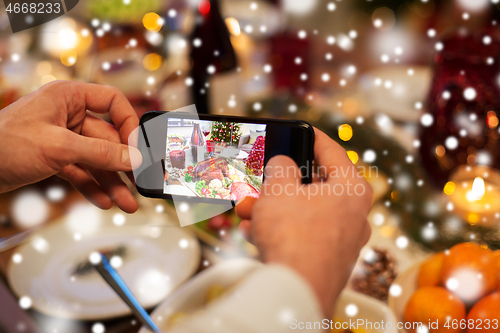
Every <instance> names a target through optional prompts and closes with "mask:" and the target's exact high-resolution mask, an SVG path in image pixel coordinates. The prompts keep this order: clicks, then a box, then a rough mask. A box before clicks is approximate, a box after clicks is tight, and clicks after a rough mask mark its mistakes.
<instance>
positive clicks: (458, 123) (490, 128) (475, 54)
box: [420, 32, 500, 187]
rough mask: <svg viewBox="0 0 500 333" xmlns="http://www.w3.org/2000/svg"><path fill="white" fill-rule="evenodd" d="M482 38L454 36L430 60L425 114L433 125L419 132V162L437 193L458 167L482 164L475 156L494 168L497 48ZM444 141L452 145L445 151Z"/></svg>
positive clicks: (499, 159)
mask: <svg viewBox="0 0 500 333" xmlns="http://www.w3.org/2000/svg"><path fill="white" fill-rule="evenodd" d="M485 35H487V32H483V33H477V34H469V35H461V34H457V35H456V36H454V37H452V38H451V39H448V40H446V41H444V43H443V44H444V48H443V50H442V51H440V52H438V53H437V54H436V56H435V62H436V66H435V74H434V79H433V82H432V89H431V91H430V94H429V101H428V111H427V112H428V113H429V114H430V115H432V119H433V121H432V124H431V125H430V126H425V125H422V126H421V132H420V141H421V146H420V156H421V159H422V164H423V166H424V168H425V169H426V170H427V172H428V173H429V175H430V176H431V178H432V179H433V181H434V184H435V185H437V186H439V187H442V186H443V185H444V184H445V183H446V182H447V180H448V176H449V174H450V173H451V172H452V171H453V170H454V169H456V168H457V167H458V166H460V165H465V164H469V165H474V164H480V163H482V161H481V160H479V159H478V156H479V154H482V155H483V156H484V155H486V156H488V158H487V159H486V160H488V159H489V160H491V162H490V163H491V164H490V165H491V166H493V167H496V168H499V167H500V140H499V133H498V118H499V117H500V114H499V113H498V112H499V110H500V97H499V96H500V90H499V89H498V86H497V75H498V71H499V65H498V64H499V61H500V59H499V57H498V55H499V54H500V42H499V41H497V40H496V39H494V38H493V37H492V39H493V40H492V41H491V43H488V44H485V43H483V37H484V36H485ZM492 62H493V63H492ZM466 91H470V92H472V93H471V94H469V95H467V94H466ZM450 138H451V140H453V141H455V142H457V141H458V145H457V146H455V145H451V146H450V145H449V144H448V145H447V144H446V140H447V139H448V140H450Z"/></svg>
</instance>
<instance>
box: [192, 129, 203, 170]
mask: <svg viewBox="0 0 500 333" xmlns="http://www.w3.org/2000/svg"><path fill="white" fill-rule="evenodd" d="M191 154H192V157H193V162H194V163H198V162H201V161H203V160H204V159H205V141H204V137H203V134H202V133H201V128H200V124H198V123H195V124H194V127H193V133H192V134H191Z"/></svg>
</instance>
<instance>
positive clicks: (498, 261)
mask: <svg viewBox="0 0 500 333" xmlns="http://www.w3.org/2000/svg"><path fill="white" fill-rule="evenodd" d="M493 257H494V259H495V265H496V266H497V270H498V278H499V280H498V282H500V250H496V251H495V252H493Z"/></svg>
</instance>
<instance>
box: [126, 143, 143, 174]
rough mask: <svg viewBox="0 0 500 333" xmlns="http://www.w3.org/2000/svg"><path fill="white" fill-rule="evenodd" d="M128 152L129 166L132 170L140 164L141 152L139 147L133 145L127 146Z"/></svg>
mask: <svg viewBox="0 0 500 333" xmlns="http://www.w3.org/2000/svg"><path fill="white" fill-rule="evenodd" d="M128 153H129V155H130V166H131V167H132V169H133V170H135V169H137V168H138V167H140V166H141V164H142V154H141V152H140V151H139V149H137V148H134V147H130V146H129V147H128Z"/></svg>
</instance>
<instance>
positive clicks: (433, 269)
mask: <svg viewBox="0 0 500 333" xmlns="http://www.w3.org/2000/svg"><path fill="white" fill-rule="evenodd" d="M443 259H444V253H443V252H439V253H436V254H434V255H432V256H430V257H429V258H428V259H427V260H426V261H425V262H424V263H423V264H422V266H420V272H419V273H418V279H417V286H418V288H422V287H434V286H437V285H438V284H439V282H440V281H441V267H442V266H443Z"/></svg>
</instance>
